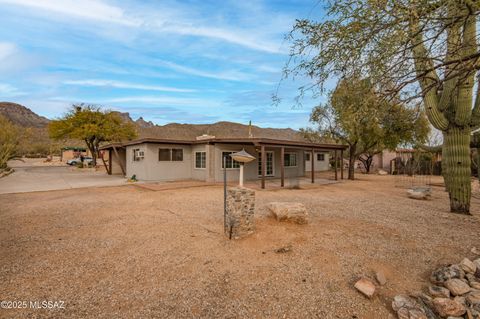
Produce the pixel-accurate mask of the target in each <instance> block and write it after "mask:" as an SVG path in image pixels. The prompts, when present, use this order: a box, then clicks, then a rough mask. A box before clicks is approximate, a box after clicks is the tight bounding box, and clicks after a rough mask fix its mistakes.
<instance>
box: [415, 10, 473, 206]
mask: <svg viewBox="0 0 480 319" xmlns="http://www.w3.org/2000/svg"><path fill="white" fill-rule="evenodd" d="M448 10H449V11H448V17H449V19H450V20H449V21H448V20H447V22H446V25H447V26H448V30H447V55H446V58H445V63H446V67H445V74H444V77H445V79H444V80H443V88H442V90H441V91H440V90H439V89H438V83H441V82H442V81H440V79H439V77H438V75H437V72H436V71H435V67H434V63H433V61H432V60H431V59H430V58H429V56H428V52H427V49H426V47H425V40H424V38H423V35H422V30H421V27H420V25H419V23H418V21H416V20H415V14H413V18H412V20H411V22H410V34H411V36H412V39H413V46H414V47H413V57H414V60H415V69H416V72H417V75H418V78H419V82H420V85H421V87H422V91H423V93H424V95H423V101H424V105H425V110H426V113H427V116H428V118H429V120H430V122H431V123H432V125H433V126H434V127H436V128H437V129H439V130H441V131H442V132H443V136H444V142H443V150H442V163H443V166H442V168H443V176H444V178H445V184H446V189H447V191H448V193H449V197H450V210H451V211H452V212H455V213H462V214H469V212H470V197H471V180H470V178H471V160H470V139H471V132H472V128H476V127H478V126H480V109H479V108H480V106H479V104H480V98H479V96H478V95H479V92H480V88H479V90H478V91H477V94H476V101H475V105H474V106H473V109H472V104H473V85H474V81H475V72H476V71H475V69H476V67H477V66H476V65H475V64H476V63H477V62H476V60H473V59H468V57H471V56H472V55H474V54H477V53H478V49H477V41H476V17H475V15H470V14H469V12H468V8H467V6H466V5H465V4H462V3H461V1H459V2H452V3H451V5H450V6H449V8H448ZM459 17H463V18H459ZM425 75H426V76H425Z"/></svg>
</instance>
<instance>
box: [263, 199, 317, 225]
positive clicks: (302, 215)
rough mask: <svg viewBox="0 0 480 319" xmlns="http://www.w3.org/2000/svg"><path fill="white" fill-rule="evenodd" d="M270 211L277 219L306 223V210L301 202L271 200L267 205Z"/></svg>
mask: <svg viewBox="0 0 480 319" xmlns="http://www.w3.org/2000/svg"><path fill="white" fill-rule="evenodd" d="M267 208H268V209H269V210H270V213H271V214H272V215H273V217H275V218H276V219H277V220H278V221H291V222H294V223H297V224H307V223H308V219H307V218H308V212H307V208H306V207H305V205H303V204H302V203H290V202H272V203H270V204H268V205H267Z"/></svg>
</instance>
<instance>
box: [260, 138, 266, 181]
mask: <svg viewBox="0 0 480 319" xmlns="http://www.w3.org/2000/svg"><path fill="white" fill-rule="evenodd" d="M261 154H262V155H261V156H262V164H261V165H262V189H264V188H265V170H266V169H267V168H266V166H267V156H266V154H265V145H262V147H261Z"/></svg>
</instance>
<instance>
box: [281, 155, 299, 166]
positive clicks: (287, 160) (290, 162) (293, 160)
mask: <svg viewBox="0 0 480 319" xmlns="http://www.w3.org/2000/svg"><path fill="white" fill-rule="evenodd" d="M283 162H284V164H285V167H295V166H297V153H285V154H284V155H283Z"/></svg>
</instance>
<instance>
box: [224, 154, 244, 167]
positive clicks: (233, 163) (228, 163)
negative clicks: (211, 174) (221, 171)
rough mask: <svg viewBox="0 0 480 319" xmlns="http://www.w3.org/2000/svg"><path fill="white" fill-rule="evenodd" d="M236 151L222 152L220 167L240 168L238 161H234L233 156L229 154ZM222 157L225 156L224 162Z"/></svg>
mask: <svg viewBox="0 0 480 319" xmlns="http://www.w3.org/2000/svg"><path fill="white" fill-rule="evenodd" d="M233 153H236V152H222V158H221V160H222V168H225V165H224V164H226V167H227V168H240V163H239V162H237V161H234V160H233V158H232V157H231V156H230V155H231V154H233ZM224 158H226V162H225V161H224Z"/></svg>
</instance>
